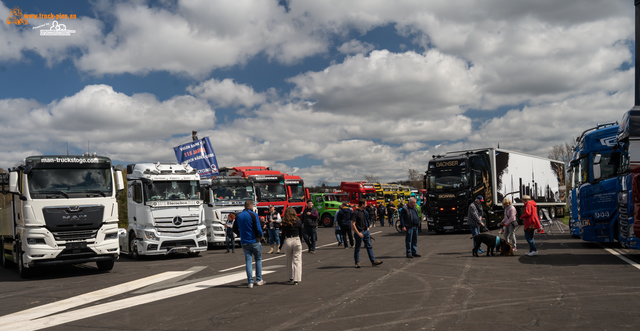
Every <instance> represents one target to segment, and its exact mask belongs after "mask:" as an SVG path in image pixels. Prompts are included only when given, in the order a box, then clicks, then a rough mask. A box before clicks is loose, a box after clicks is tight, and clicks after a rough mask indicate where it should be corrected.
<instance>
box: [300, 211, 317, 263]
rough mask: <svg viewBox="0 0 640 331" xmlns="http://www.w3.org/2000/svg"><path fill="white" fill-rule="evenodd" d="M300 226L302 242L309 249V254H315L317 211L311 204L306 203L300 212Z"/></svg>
mask: <svg viewBox="0 0 640 331" xmlns="http://www.w3.org/2000/svg"><path fill="white" fill-rule="evenodd" d="M301 216H302V225H303V226H304V233H303V236H304V241H305V242H306V243H307V246H308V247H309V253H311V254H315V253H316V241H318V233H317V228H318V210H317V209H315V208H313V202H311V200H309V201H307V206H306V207H305V208H304V210H303V211H302V214H301Z"/></svg>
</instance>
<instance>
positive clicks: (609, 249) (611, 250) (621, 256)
mask: <svg viewBox="0 0 640 331" xmlns="http://www.w3.org/2000/svg"><path fill="white" fill-rule="evenodd" d="M600 246H602V245H600ZM602 248H604V250H605V251H607V252H609V253H611V254H612V255H614V256H616V257H617V258H619V259H620V260H622V261H624V262H627V263H629V264H630V265H631V266H633V267H635V268H636V269H639V270H640V264H639V263H638V262H636V261H633V260H631V259H629V258H627V257H626V256H624V255H623V254H622V253H620V252H618V251H617V250H614V249H611V248H606V247H604V246H602Z"/></svg>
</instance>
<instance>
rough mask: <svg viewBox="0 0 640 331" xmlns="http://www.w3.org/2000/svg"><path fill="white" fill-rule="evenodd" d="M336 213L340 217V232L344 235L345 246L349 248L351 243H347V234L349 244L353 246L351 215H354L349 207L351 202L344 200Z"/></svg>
mask: <svg viewBox="0 0 640 331" xmlns="http://www.w3.org/2000/svg"><path fill="white" fill-rule="evenodd" d="M336 215H337V217H338V224H340V234H341V235H342V243H343V244H344V248H345V249H347V248H349V245H348V244H347V236H348V238H349V244H351V247H353V234H352V233H351V216H352V215H353V211H352V210H351V208H349V204H348V203H346V202H343V203H342V206H340V210H339V211H338V212H337V213H336Z"/></svg>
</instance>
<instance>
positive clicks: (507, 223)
mask: <svg viewBox="0 0 640 331" xmlns="http://www.w3.org/2000/svg"><path fill="white" fill-rule="evenodd" d="M483 202H484V198H483V197H482V196H481V195H479V196H477V197H476V200H475V201H474V202H473V203H472V204H471V205H469V211H468V222H469V227H470V228H471V236H472V237H474V239H473V245H474V247H476V239H475V236H477V235H478V234H480V231H481V230H482V229H487V227H486V225H485V223H484V219H483V216H482V203H483ZM522 202H523V203H524V210H523V213H522V215H521V216H520V218H521V219H522V222H523V226H524V238H525V240H527V243H528V244H529V252H528V253H525V255H527V256H535V255H538V249H537V248H536V244H535V241H534V240H533V234H534V233H535V231H537V230H539V229H541V228H542V225H541V224H540V219H539V218H538V205H537V204H536V202H535V201H533V200H532V199H531V197H530V196H528V195H523V196H522ZM502 207H504V218H503V219H502V221H501V222H500V224H499V225H500V226H502V227H503V229H504V240H505V241H506V242H508V243H509V244H511V247H513V251H514V252H516V251H518V249H517V247H516V233H515V231H516V226H517V225H518V223H517V222H516V217H517V213H516V208H515V206H514V205H513V204H512V202H511V200H509V199H507V198H505V199H504V200H502ZM487 230H488V229H487ZM483 252H484V251H483V250H482V248H480V250H479V251H478V254H481V253H483Z"/></svg>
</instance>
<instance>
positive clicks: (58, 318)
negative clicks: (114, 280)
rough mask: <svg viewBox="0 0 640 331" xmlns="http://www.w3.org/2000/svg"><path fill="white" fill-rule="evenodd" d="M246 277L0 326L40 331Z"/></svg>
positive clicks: (239, 274) (242, 274)
mask: <svg viewBox="0 0 640 331" xmlns="http://www.w3.org/2000/svg"><path fill="white" fill-rule="evenodd" d="M273 272H275V271H264V272H263V273H262V274H263V275H266V274H270V273H273ZM246 277H247V276H246V273H245V272H237V273H233V274H229V275H225V276H222V277H217V278H214V279H209V280H205V281H202V282H198V283H193V284H189V285H184V286H180V287H174V288H170V289H167V290H163V291H159V292H154V293H148V294H143V295H138V296H134V297H131V298H127V299H122V300H118V301H113V302H108V303H104V304H101V305H97V306H92V307H87V308H82V309H78V310H72V311H69V312H65V313H62V314H58V315H53V316H47V317H43V318H40V319H36V320H21V321H16V322H13V323H9V324H6V323H2V322H0V325H2V327H3V329H5V330H12V331H23V330H24V331H30V330H40V329H43V328H48V327H53V326H56V325H61V324H65V323H69V322H73V321H77V320H81V319H85V318H89V317H93V316H98V315H102V314H107V313H111V312H114V311H118V310H122V309H127V308H131V307H135V306H139V305H143V304H147V303H151V302H154V301H159V300H163V299H168V298H172V297H175V296H179V295H183V294H188V293H192V292H196V291H200V290H204V289H208V288H211V287H214V286H220V285H224V284H227V283H233V282H236V281H240V280H243V279H246ZM118 294H119V293H118ZM72 299H73V298H72ZM38 308H39V307H36V308H35V309H38Z"/></svg>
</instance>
